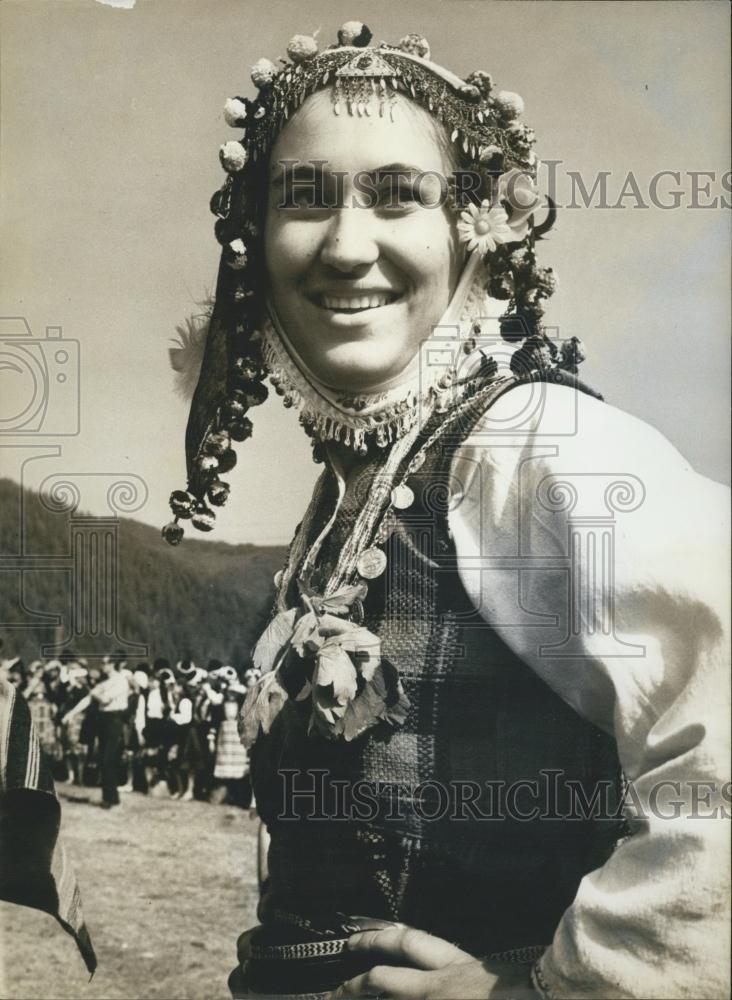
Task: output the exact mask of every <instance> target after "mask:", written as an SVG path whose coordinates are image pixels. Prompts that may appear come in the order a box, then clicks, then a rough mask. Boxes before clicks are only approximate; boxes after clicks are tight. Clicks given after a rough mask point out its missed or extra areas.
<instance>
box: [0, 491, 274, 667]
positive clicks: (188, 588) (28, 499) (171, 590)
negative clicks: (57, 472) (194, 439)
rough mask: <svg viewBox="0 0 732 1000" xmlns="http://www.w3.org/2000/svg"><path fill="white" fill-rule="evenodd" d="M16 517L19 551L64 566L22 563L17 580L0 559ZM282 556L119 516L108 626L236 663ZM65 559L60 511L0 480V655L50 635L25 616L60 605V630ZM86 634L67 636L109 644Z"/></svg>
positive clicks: (64, 521) (262, 615)
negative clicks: (174, 535) (25, 566)
mask: <svg viewBox="0 0 732 1000" xmlns="http://www.w3.org/2000/svg"><path fill="white" fill-rule="evenodd" d="M21 512H22V513H21ZM21 523H22V533H23V546H22V551H23V554H24V555H25V556H28V555H31V556H39V557H42V556H57V557H67V559H66V560H65V561H64V562H65V566H64V567H62V568H60V569H53V568H48V567H46V568H40V569H33V570H26V571H24V572H23V574H22V582H21V573H20V572H19V571H18V570H17V569H8V566H7V563H6V565H5V566H3V560H4V557H7V556H11V557H12V556H17V555H18V554H19V553H20V552H21V534H20V532H21ZM285 555H286V550H285V547H284V546H258V545H228V544H226V543H225V542H212V541H203V540H198V539H194V538H191V537H187V538H186V540H185V542H184V543H183V544H182V545H180V546H179V547H178V548H170V547H169V546H167V545H166V544H165V543H164V542H163V540H162V539H161V537H160V532H159V531H158V530H157V529H156V528H153V527H151V526H150V525H146V524H142V523H141V522H139V521H135V520H133V519H132V518H120V519H119V560H118V565H119V588H118V591H119V593H118V600H117V606H118V617H119V626H118V628H117V634H118V635H119V636H120V637H121V638H123V639H124V640H126V641H127V642H128V643H143V644H147V645H148V646H149V656H150V657H156V656H166V657H167V658H168V659H170V660H177V659H180V658H182V657H184V656H192V657H193V659H194V660H196V661H197V662H199V663H204V664H205V662H206V661H207V660H208V659H209V658H210V657H214V656H215V657H217V658H218V659H220V660H223V661H224V662H228V663H234V664H235V665H237V664H239V665H240V664H242V663H244V662H245V661H246V659H247V656H248V654H249V651H250V648H251V645H252V643H253V642H254V641H256V638H257V637H258V635H259V633H260V631H261V628H262V626H263V623H264V622H265V621H266V618H267V616H268V614H269V609H270V606H271V601H272V597H273V583H272V578H273V576H274V574H275V572H276V571H277V570H278V569H279V568H280V567H281V566H282V563H283V561H284V559H285ZM71 564H72V560H71V558H70V553H69V514H68V513H51V512H50V511H48V510H47V509H46V508H45V507H44V506H43V505H42V504H41V503H40V501H39V497H38V495H37V494H34V493H32V492H30V491H23V490H22V489H21V487H19V486H18V485H17V484H15V483H13V482H10V481H9V480H7V479H0V569H1V570H3V572H0V637H2V638H3V639H4V655H9V656H13V655H20V656H23V658H24V659H33V658H35V657H37V656H38V655H39V650H40V648H41V646H42V645H43V644H44V643H52V642H53V641H54V640H55V638H57V637H60V636H57V633H56V630H55V629H54V627H53V626H43V625H39V624H38V623H37V621H36V622H34V621H33V617H34V613H35V614H36V616H37V613H39V612H42V613H45V614H61V615H62V618H63V621H64V623H65V625H66V631H65V634H66V635H68V634H69V633H68V626H69V623H70V620H71V600H72V592H73V588H72V572H71ZM83 578H84V577H83V574H82V579H83ZM11 624H12V625H18V624H20V625H22V626H23V627H20V628H18V627H8V626H9V625H11ZM96 631H97V633H98V632H99V630H98V629H97V630H96ZM93 633H94V629H93V627H92V626H91V625H90V627H89V628H86V629H85V634H84V636H83V638H80V639H78V641H77V642H76V643H75V644H74V645H76V646H77V647H79V648H77V650H76V651H77V652H78V653H79V654H83V653H84V652H104V651H109V650H108V647H109V645H110V642H109V639H108V638H106V637H104V636H102V635H99V634H96V635H95V634H93ZM81 647H83V648H81Z"/></svg>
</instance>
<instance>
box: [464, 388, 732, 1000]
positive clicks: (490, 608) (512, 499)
mask: <svg viewBox="0 0 732 1000" xmlns="http://www.w3.org/2000/svg"><path fill="white" fill-rule="evenodd" d="M451 472H452V492H453V499H452V509H451V513H450V515H449V523H450V529H451V532H452V535H453V538H454V541H455V545H456V549H457V558H458V568H459V572H460V576H461V579H462V581H463V583H464V585H465V587H466V589H467V591H468V594H469V595H470V597H471V598H472V600H473V601H474V603H475V605H476V607H478V608H480V610H481V613H482V615H483V617H484V618H485V619H486V621H487V622H489V623H490V624H491V625H492V626H493V627H494V628H495V629H496V630H497V631H498V633H499V634H500V636H501V637H502V638H503V640H504V641H505V642H506V643H507V644H508V645H509V646H510V647H511V648H512V649H513V650H514V651H515V652H516V653H517V654H518V655H519V656H520V657H521V659H522V660H523V661H524V662H525V663H527V664H528V665H529V666H530V667H531V668H532V669H534V670H535V671H536V673H537V674H539V676H540V677H541V678H542V679H543V680H544V681H545V682H546V683H547V684H548V685H549V686H550V687H551V688H552V689H553V690H554V691H555V692H557V693H558V694H559V695H560V696H561V697H562V698H563V699H564V700H565V701H566V702H568V703H569V704H570V705H571V706H572V707H573V708H574V709H575V710H576V711H577V712H578V713H579V714H580V715H582V716H584V717H585V718H587V719H589V720H590V721H592V722H594V723H595V724H596V725H598V726H600V727H601V728H603V729H605V730H606V731H608V732H610V733H612V734H613V736H614V738H615V740H616V742H617V747H618V754H619V759H620V762H621V765H622V768H623V771H624V774H625V776H626V778H627V779H628V781H629V782H630V788H629V794H628V796H627V799H626V802H627V814H628V819H629V823H630V829H631V835H630V836H629V837H627V838H626V839H624V840H622V841H621V842H620V843H619V844H618V846H617V847H616V849H615V851H614V853H613V854H612V855H611V857H610V859H609V860H608V861H607V862H606V864H605V865H604V866H603V867H602V868H601V869H599V870H597V871H594V872H591V873H590V874H589V875H587V876H586V877H585V878H584V879H583V880H582V882H581V883H580V886H579V889H578V891H577V895H576V898H575V900H574V902H573V904H572V905H571V906H570V907H569V909H568V910H567V911H566V912H565V914H564V916H563V918H562V920H561V921H560V924H559V926H558V928H557V931H556V934H555V937H554V940H553V942H552V944H551V946H550V947H549V948H548V949H547V951H546V952H545V953H544V956H543V958H542V959H541V960H540V962H539V963H538V964H537V967H536V969H535V985H536V986H537V988H538V989H539V990H540V992H543V993H544V994H545V995H546V996H548V997H557V998H559V997H567V998H569V997H572V998H574V997H586V998H603V1000H606V998H614V997H624V998H626V997H627V998H633V997H643V998H655V997H674V998H675V997H694V998H697V997H715V998H716V997H727V996H729V981H728V978H729V923H728V920H729V914H728V907H729V898H730V887H729V864H730V860H729V823H728V820H729V817H730V785H729V777H730V776H729V771H728V766H729V759H730V748H729V735H728V734H729V672H728V670H729V666H728V662H727V654H728V649H729V637H728V635H727V624H728V621H729V586H728V579H729V578H728V558H727V551H726V546H727V539H728V530H729V527H728V504H729V494H728V491H727V490H726V489H725V488H724V487H721V486H719V485H718V484H716V483H713V482H711V481H710V480H708V479H705V478H703V477H702V476H699V475H697V474H696V473H695V472H694V471H693V469H692V468H691V467H690V466H689V465H688V464H687V463H686V462H685V461H684V459H683V458H682V457H681V456H680V455H679V453H678V452H677V451H676V450H675V449H674V448H673V446H672V445H671V444H670V443H669V442H668V441H667V440H666V439H665V438H664V437H663V436H662V435H661V434H659V433H658V432H657V431H656V430H654V429H653V428H652V427H650V426H648V425H647V424H644V423H643V422H642V421H640V420H638V419H636V418H634V417H632V416H629V415H628V414H626V413H624V412H622V411H620V410H618V409H615V408H613V407H612V406H609V405H607V404H605V403H602V402H600V401H598V400H597V399H595V398H593V397H591V396H588V395H586V394H584V393H581V392H578V391H575V390H574V389H570V388H568V387H565V386H558V385H547V384H531V385H520V386H517V387H515V388H514V389H512V390H511V391H509V392H507V393H505V394H504V395H503V396H502V397H500V398H499V399H498V401H497V402H496V403H495V404H494V405H493V407H491V408H490V409H489V410H488V412H487V413H486V414H485V415H484V417H483V418H482V420H481V422H480V423H479V425H478V426H477V427H476V428H475V430H474V432H473V433H472V434H471V436H470V437H469V438H468V439H467V440H466V441H465V443H464V444H463V445H462V446H461V447H460V449H459V450H458V452H457V454H456V457H455V459H454V461H453V465H452V470H451Z"/></svg>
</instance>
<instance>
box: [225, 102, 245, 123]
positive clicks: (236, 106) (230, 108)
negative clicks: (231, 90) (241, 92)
mask: <svg viewBox="0 0 732 1000" xmlns="http://www.w3.org/2000/svg"><path fill="white" fill-rule="evenodd" d="M246 116H247V109H246V106H245V104H244V102H243V101H240V100H239V98H238V97H230V98H229V99H228V100H227V102H226V104H225V105H224V118H225V120H226V124H227V125H231V127H232V128H237V127H238V126H241V125H243V124H244V120H245V119H246Z"/></svg>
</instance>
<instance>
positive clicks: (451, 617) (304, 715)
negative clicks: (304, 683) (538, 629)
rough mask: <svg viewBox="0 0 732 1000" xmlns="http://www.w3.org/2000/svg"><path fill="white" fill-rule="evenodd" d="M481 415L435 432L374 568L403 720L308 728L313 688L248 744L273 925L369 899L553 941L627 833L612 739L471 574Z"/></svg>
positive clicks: (500, 935)
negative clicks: (475, 433) (468, 463)
mask: <svg viewBox="0 0 732 1000" xmlns="http://www.w3.org/2000/svg"><path fill="white" fill-rule="evenodd" d="M479 415H480V414H479V413H477V412H476V413H473V414H472V417H471V420H470V421H468V423H467V424H464V425H463V426H462V427H461V428H457V429H456V428H453V432H452V433H451V434H450V435H445V437H444V438H442V439H440V440H439V441H438V442H436V443H435V445H434V446H433V447H431V448H430V450H429V451H428V453H427V456H426V460H425V462H424V464H423V465H422V466H421V468H420V469H419V471H418V472H417V473H415V474H414V475H413V476H412V477H410V479H409V486H410V487H411V489H412V490H413V492H414V494H415V501H414V503H413V504H412V505H411V506H410V507H409V508H408V509H407V510H403V511H398V512H396V513H397V520H396V523H395V530H394V531H393V532H392V534H391V535H390V537H389V540H388V542H387V544H386V553H387V557H388V563H387V569H386V571H385V573H384V574H383V575H382V576H381V577H379V578H377V579H376V580H372V581H369V592H368V596H367V598H366V600H365V602H364V615H365V618H364V624H365V625H366V626H367V627H368V628H369V629H370V630H371V631H373V632H375V633H376V634H378V635H379V637H380V639H381V643H382V655H383V657H384V658H385V659H386V660H388V661H389V662H390V663H391V664H392V665H393V666H394V667H395V668H396V669H397V670H398V671H399V675H400V677H401V679H402V683H403V684H404V687H405V690H406V693H407V695H408V697H409V700H410V708H409V711H408V716H407V719H406V722H405V724H404V725H403V726H401V727H398V728H392V727H391V726H389V725H388V724H386V723H383V724H380V725H379V726H377V727H375V728H374V729H372V730H370V731H369V732H368V733H366V734H365V735H364V736H362V737H361V738H359V739H357V740H354V741H353V742H352V743H345V742H342V741H338V742H333V741H328V740H325V739H323V738H322V737H319V736H317V735H308V733H307V722H308V717H309V702H308V701H307V700H306V701H304V702H300V703H294V702H289V703H288V704H287V705H286V706H285V708H284V709H283V711H282V712H281V714H280V715H279V717H278V718H277V720H276V722H275V724H274V726H273V728H272V730H271V732H270V734H269V735H268V736H266V737H265V736H260V738H259V739H258V741H257V743H256V745H255V747H254V748H253V752H252V776H253V780H254V788H255V794H256V798H257V803H258V807H259V811H260V815H261V816H262V818H263V819H264V821H265V823H266V824H267V826H268V828H269V831H270V834H271V838H272V840H271V847H270V854H269V865H270V879H269V884H268V887H267V891H266V893H265V895H264V897H263V899H262V903H261V905H260V913H259V915H260V919H261V920H262V922H263V923H265V924H267V923H275V922H279V921H288V920H292V921H294V922H298V921H305V922H307V923H308V924H309V925H311V926H314V927H322V928H327V927H328V926H332V925H333V924H334V923H337V922H338V920H339V919H340V917H339V915H343V914H360V915H366V916H372V917H381V918H384V919H391V920H400V921H404V922H405V923H408V924H410V925H413V926H415V927H419V928H421V929H423V930H426V931H429V932H430V933H433V934H437V935H439V936H440V937H443V938H447V939H448V940H451V941H454V942H456V943H458V944H459V945H460V946H461V947H463V948H465V949H466V950H468V951H470V952H471V953H473V954H475V955H488V954H493V955H495V954H499V953H503V952H507V951H513V950H519V949H525V948H531V947H532V946H536V945H546V944H548V943H549V942H550V941H551V939H552V936H553V933H554V930H555V928H556V926H557V923H558V922H559V919H560V918H561V916H562V913H563V912H564V910H565V909H566V908H567V907H568V906H569V904H570V903H571V902H572V899H573V898H574V895H575V893H576V891H577V887H578V885H579V882H580V879H581V878H582V877H583V875H585V874H586V873H587V872H589V871H591V870H592V869H594V868H597V867H599V866H600V865H602V864H603V863H604V861H605V860H606V858H607V857H608V856H609V854H610V852H611V851H612V849H613V846H614V844H615V842H616V840H617V839H618V836H619V835H620V832H621V826H620V822H619V820H618V819H616V818H614V817H615V816H616V815H617V811H618V803H619V801H620V770H619V765H618V761H617V755H616V750H615V745H614V742H613V741H612V739H610V738H609V737H608V736H607V735H606V734H604V733H602V732H600V731H599V730H598V729H596V728H595V727H594V726H592V725H591V724H589V723H588V722H586V721H584V720H583V719H581V718H580V717H579V716H578V715H577V714H576V713H575V712H574V711H573V710H572V709H571V708H570V707H568V706H567V705H566V704H565V703H564V702H563V701H562V700H561V699H560V698H559V697H558V696H557V695H555V694H554V693H553V692H552V691H551V690H550V689H549V688H548V687H547V685H546V684H545V683H544V682H543V681H541V680H540V679H539V678H538V677H537V676H536V674H534V673H533V671H532V670H530V669H529V668H528V667H527V666H526V665H525V664H524V663H523V662H522V661H521V660H519V659H518V658H517V657H516V655H515V654H514V653H512V651H511V650H510V649H509V648H508V646H506V645H505V643H503V642H502V641H501V639H500V638H499V637H498V635H497V634H496V633H495V632H494V631H493V629H491V628H490V627H489V626H488V625H487V624H486V623H485V621H484V620H483V618H482V617H481V616H480V615H479V614H478V613H477V611H476V609H475V608H473V607H472V605H471V602H470V600H469V599H468V597H467V594H466V592H465V589H464V587H463V585H462V583H461V581H460V579H459V576H458V573H457V569H456V557H455V548H454V545H453V543H452V540H451V538H450V535H449V531H448V524H447V510H448V504H449V497H450V487H451V484H450V482H449V475H450V472H449V470H450V463H451V460H452V458H453V456H454V453H455V449H456V447H457V446H458V445H459V443H460V441H461V440H462V439H463V438H464V437H465V435H466V433H467V432H468V431H469V429H470V423H474V422H475V419H476V418H478V417H479ZM429 429H430V428H427V429H426V431H425V435H426V433H427V432H428V431H429ZM425 435H423V436H422V440H424V437H425ZM382 462H383V457H382V458H380V457H375V458H374V460H373V462H370V463H369V464H368V466H367V468H366V469H365V470H364V472H363V473H362V474H361V475H360V476H359V479H358V482H357V483H356V485H355V488H354V489H353V490H351V491H350V493H349V494H347V496H346V498H345V499H344V501H343V503H342V506H341V510H340V511H339V514H338V517H337V518H336V522H335V524H334V526H333V528H332V529H331V532H330V535H329V538H328V541H327V543H326V545H325V547H324V549H323V551H322V552H321V555H320V560H319V567H318V569H319V570H320V582H321V583H322V582H323V581H324V580H326V579H327V577H328V573H329V571H330V570H331V568H332V566H333V564H334V562H335V560H336V559H337V557H338V552H339V549H340V547H341V545H342V544H343V542H344V541H345V538H346V537H347V536H348V533H349V531H350V530H351V528H352V526H353V520H354V517H355V515H356V513H357V511H358V509H359V508H360V506H361V505H362V503H363V501H364V495H365V493H364V491H366V490H367V489H368V487H369V485H370V484H371V483H372V482H373V480H374V477H375V476H377V475H378V472H379V469H380V467H381V464H382ZM359 487H360V488H359ZM334 498H335V490H333V497H332V499H333V500H334ZM331 511H332V507H331ZM329 513H330V511H328V510H324V512H323V521H322V522H321V523H320V524H316V525H314V526H313V537H314V536H315V533H316V532H317V531H319V529H320V527H321V526H322V523H323V522H324V521H325V519H326V518H327V516H328V514H329ZM315 582H316V583H317V582H318V581H317V580H316V581H315ZM293 603H294V596H293ZM593 796H596V798H595V799H594V803H593ZM588 803H589V804H590V808H589V809H588V808H586V806H587V804H588ZM582 804H584V806H585V807H584V808H582ZM578 806H579V808H578ZM593 806H596V808H593ZM597 811H599V813H600V815H590V816H587V815H586V814H587V813H590V814H591V813H593V812H597Z"/></svg>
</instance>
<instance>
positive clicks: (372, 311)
mask: <svg viewBox="0 0 732 1000" xmlns="http://www.w3.org/2000/svg"><path fill="white" fill-rule="evenodd" d="M395 294H396V298H394V299H393V300H392V301H391V302H386V303H384V304H383V305H380V306H372V307H370V308H365V309H353V310H345V309H328V308H326V306H324V305H321V304H320V303H319V302H318V301H317V299H316V298H314V297H310V296H308V298H307V301H308V303H309V304H310V305H311V306H314V307H315V308H316V309H317V310H318V313H319V315H320V316H321V317H322V319H323V320H325V322H326V323H329V324H332V325H333V326H339V327H357V326H367V325H368V324H369V323H370V322H371V321H372V319H373V318H375V317H378V316H380V315H381V313H382V312H383V311H384V310H385V309H390V308H391V307H392V306H393V305H398V304H399V303H400V302H401V301H402V300H403V298H404V295H403V294H400V293H399V294H398V293H395Z"/></svg>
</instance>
